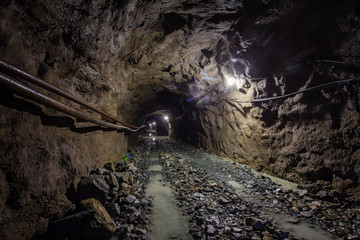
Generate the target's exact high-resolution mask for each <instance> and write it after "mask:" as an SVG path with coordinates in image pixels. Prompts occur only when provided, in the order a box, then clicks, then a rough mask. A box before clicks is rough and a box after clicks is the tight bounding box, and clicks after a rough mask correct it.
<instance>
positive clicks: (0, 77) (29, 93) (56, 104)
mask: <svg viewBox="0 0 360 240" xmlns="http://www.w3.org/2000/svg"><path fill="white" fill-rule="evenodd" d="M0 83H1V84H3V85H5V86H6V87H8V88H10V89H12V90H14V91H16V92H18V94H20V95H23V96H25V97H28V98H30V99H31V100H34V101H36V102H38V103H41V104H44V105H46V106H49V107H52V108H54V109H56V110H59V111H61V112H64V113H66V114H69V115H71V116H74V117H76V118H78V119H81V120H84V121H88V122H91V123H94V124H97V125H100V126H103V127H109V128H115V129H117V130H123V129H126V130H128V131H131V132H136V131H138V130H139V129H140V128H142V127H144V126H142V127H139V128H138V129H131V128H128V127H125V126H121V125H118V124H114V123H110V122H106V121H102V120H98V119H95V118H93V117H91V116H89V115H87V114H85V113H83V112H80V111H78V110H76V109H74V108H72V107H70V106H68V105H66V104H64V103H62V102H60V101H57V100H55V99H52V98H50V97H48V96H45V95H43V94H41V93H39V92H37V91H35V90H33V89H31V88H29V87H27V86H24V85H22V84H21V83H19V82H17V81H15V80H14V79H12V78H11V77H9V76H7V75H5V74H2V73H0Z"/></svg>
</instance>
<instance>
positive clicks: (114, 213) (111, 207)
mask: <svg viewBox="0 0 360 240" xmlns="http://www.w3.org/2000/svg"><path fill="white" fill-rule="evenodd" d="M104 207H105V209H106V211H107V212H108V213H109V215H110V216H111V217H112V218H116V217H118V216H119V214H120V206H119V204H117V203H109V202H106V203H105V206H104Z"/></svg>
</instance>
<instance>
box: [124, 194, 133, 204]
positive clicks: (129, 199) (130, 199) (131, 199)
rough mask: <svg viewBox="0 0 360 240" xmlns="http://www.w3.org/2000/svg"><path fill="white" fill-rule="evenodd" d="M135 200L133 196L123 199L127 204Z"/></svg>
mask: <svg viewBox="0 0 360 240" xmlns="http://www.w3.org/2000/svg"><path fill="white" fill-rule="evenodd" d="M135 200H136V197H135V196H133V195H128V196H127V197H126V198H125V201H126V202H127V203H133V202H134V201H135Z"/></svg>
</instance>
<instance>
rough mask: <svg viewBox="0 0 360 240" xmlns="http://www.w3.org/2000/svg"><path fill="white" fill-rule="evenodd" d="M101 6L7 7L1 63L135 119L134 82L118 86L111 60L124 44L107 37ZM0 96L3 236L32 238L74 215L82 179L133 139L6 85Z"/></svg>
mask: <svg viewBox="0 0 360 240" xmlns="http://www.w3.org/2000/svg"><path fill="white" fill-rule="evenodd" d="M96 3H98V4H99V5H96ZM96 3H95V2H94V3H91V4H89V5H87V4H85V3H81V2H75V1H74V2H73V3H69V4H68V5H67V4H58V3H55V2H51V1H50V2H46V1H37V2H33V1H1V3H0V39H1V40H0V58H1V59H2V60H5V61H8V62H9V63H11V64H13V65H15V66H18V67H20V68H21V69H23V70H26V71H28V72H30V73H32V74H33V75H35V76H38V77H40V78H42V79H44V80H45V81H47V82H50V83H52V84H54V85H55V86H58V87H61V88H63V89H65V90H67V91H69V92H70V93H72V94H73V95H76V96H78V97H80V98H82V99H84V100H86V101H88V102H90V103H91V104H93V105H95V106H97V107H99V108H101V109H103V110H105V111H107V112H109V113H111V114H113V115H116V116H118V117H119V118H121V119H123V120H125V121H131V120H133V119H132V116H131V115H130V114H131V112H132V109H131V108H132V106H131V101H129V102H128V103H127V102H126V101H127V100H126V99H127V98H128V95H129V92H128V89H127V83H126V82H125V81H119V80H118V79H121V74H122V73H121V69H119V68H117V67H116V65H117V64H118V63H116V62H115V63H114V62H112V61H110V59H111V58H112V57H113V55H114V54H111V51H112V50H111V46H112V44H117V43H114V42H112V41H113V38H112V37H111V34H108V33H109V32H111V31H112V26H111V25H109V24H107V21H110V16H109V13H107V12H106V10H105V9H102V7H101V4H104V2H103V3H100V2H96ZM94 19H97V20H95V21H97V22H93V21H94ZM100 22H101V23H102V24H100ZM39 90H40V92H43V93H46V91H43V90H41V89H39ZM0 96H1V97H0V98H1V100H0V113H1V114H0V126H1V128H0V136H1V137H0V153H1V157H0V159H1V160H0V167H1V170H0V178H1V180H0V182H1V187H0V199H1V200H0V201H1V203H0V212H1V214H0V215H1V217H0V226H1V227H0V238H1V239H30V238H31V237H32V236H33V235H34V234H35V233H37V232H42V231H45V230H46V227H47V224H48V222H49V221H51V220H55V219H57V218H59V217H62V216H63V215H65V214H66V213H68V212H69V211H71V210H74V208H75V205H74V203H75V201H74V199H73V198H72V191H73V189H74V187H76V184H77V182H78V181H79V176H81V175H85V174H87V173H88V172H89V171H90V170H92V169H94V168H95V167H101V166H103V165H104V164H105V163H107V162H113V161H115V160H119V159H120V158H122V155H123V154H124V153H125V152H126V150H127V148H128V139H127V136H125V135H124V133H122V132H116V131H107V130H104V129H101V128H99V127H96V126H94V125H91V124H87V123H83V122H78V121H75V119H74V118H71V117H68V116H66V115H64V114H62V113H59V112H56V111H54V110H51V109H48V108H46V107H44V106H41V105H37V104H35V103H32V102H30V101H28V100H26V99H23V98H21V97H19V96H18V95H16V94H13V93H12V92H11V91H9V90H7V89H5V88H4V87H3V86H1V91H0ZM50 96H52V97H54V98H56V99H60V98H59V97H58V96H55V95H54V94H50ZM60 100H62V101H64V102H66V103H68V104H70V105H72V106H75V107H76V108H79V107H78V106H76V105H75V104H71V103H69V102H68V101H66V100H63V99H60ZM79 109H80V110H82V111H85V110H84V109H83V108H79ZM91 115H93V116H95V117H98V118H99V116H98V115H97V114H94V113H91Z"/></svg>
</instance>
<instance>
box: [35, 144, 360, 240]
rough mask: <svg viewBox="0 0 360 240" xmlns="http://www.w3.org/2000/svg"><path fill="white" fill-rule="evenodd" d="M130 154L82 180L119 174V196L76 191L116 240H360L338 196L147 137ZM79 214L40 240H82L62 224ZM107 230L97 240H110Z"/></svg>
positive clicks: (359, 222) (353, 217)
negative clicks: (95, 204)
mask: <svg viewBox="0 0 360 240" xmlns="http://www.w3.org/2000/svg"><path fill="white" fill-rule="evenodd" d="M130 155H131V157H130V158H129V159H128V160H126V161H125V160H124V161H120V162H119V163H116V164H115V167H109V166H108V167H107V168H106V166H105V168H97V169H94V170H93V171H92V172H91V173H90V175H88V176H86V177H85V178H84V179H85V180H86V179H89V180H91V182H94V179H95V181H100V182H102V183H103V184H106V183H104V179H105V180H106V179H107V181H109V180H110V179H112V178H111V176H113V178H115V176H116V178H118V181H119V183H117V184H113V187H112V188H110V190H109V193H110V192H113V196H114V197H112V198H109V197H107V198H104V199H103V200H101V198H102V197H103V196H104V195H103V194H105V192H100V193H99V191H98V190H99V189H98V190H96V191H94V189H93V190H92V191H90V192H82V191H80V190H81V183H80V187H79V186H78V192H79V193H78V194H80V195H81V194H83V195H82V196H81V197H82V198H81V199H89V198H96V197H98V198H97V199H99V201H101V204H102V205H103V206H104V207H105V209H106V211H107V212H108V213H109V215H110V217H111V219H112V220H111V219H110V222H112V223H111V224H112V226H113V230H112V233H111V235H112V236H111V238H110V239H111V240H118V239H150V240H152V239H159V240H161V239H178V240H180V239H224V240H225V239H309V240H310V239H317V240H328V239H359V238H358V237H359V235H360V230H359V229H360V228H359V226H360V219H359V217H360V214H359V208H358V206H357V205H356V204H354V203H353V202H352V201H350V199H349V197H346V196H343V195H340V194H339V193H336V192H331V191H325V190H322V189H320V188H319V187H318V186H316V185H313V184H307V185H297V184H294V183H290V182H287V181H285V180H282V179H278V178H273V177H271V176H269V175H266V174H262V173H259V172H256V171H254V170H253V169H251V168H250V167H248V166H246V165H243V164H239V163H237V162H234V161H233V160H230V159H228V158H223V157H219V156H217V155H214V154H211V153H207V152H205V151H203V150H201V149H198V148H193V147H191V146H189V145H187V144H184V143H181V142H178V141H174V140H171V139H169V138H158V139H156V140H153V139H150V138H149V139H143V142H142V143H141V144H139V146H137V147H135V148H133V149H132V150H131V153H130ZM108 169H110V170H108ZM109 177H110V178H109ZM111 182H114V181H111ZM115 182H116V181H115ZM98 183H99V182H98ZM280 183H281V184H280ZM86 184H87V185H86V186H85V187H86V188H87V189H90V188H89V183H88V182H86ZM109 185H111V184H110V183H109ZM115 185H116V186H115ZM94 186H95V185H94ZM97 186H99V185H97ZM79 189H80V190H79ZM101 189H103V188H101ZM114 189H116V190H115V191H114ZM80 195H79V196H80ZM106 196H108V195H106ZM96 201H97V200H96ZM99 204H100V203H99ZM80 213H82V212H80ZM73 214H74V213H73ZM78 215H79V213H75V214H74V215H72V216H68V217H65V218H64V219H63V220H59V221H56V222H57V224H56V223H55V224H53V226H54V227H53V231H52V232H51V231H49V233H47V234H45V236H47V238H41V239H72V240H78V239H84V238H83V237H81V235H79V232H80V231H78V230H75V231H74V229H79V228H76V227H75V228H74V226H73V225H74V220H71V229H73V230H69V227H64V225H63V224H64V223H65V224H68V222H69V219H75V220H76V222H79V220H78V219H79V217H78ZM81 222H84V221H81ZM59 223H60V224H59ZM107 224H109V223H107ZM111 224H110V225H111ZM80 229H81V231H82V232H87V231H89V229H88V228H85V230H84V228H81V227H80ZM64 230H66V231H68V232H67V233H65V232H64ZM90 230H91V231H93V229H90ZM101 231H102V230H101V228H100V230H99V229H97V230H96V232H100V238H96V239H105V238H102V235H101V234H102V233H101ZM107 232H109V231H108V230H107ZM60 236H61V237H63V236H68V238H61V237H60ZM91 239H95V238H91ZM106 239H108V238H106Z"/></svg>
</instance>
